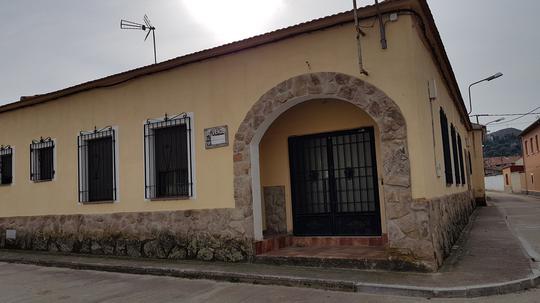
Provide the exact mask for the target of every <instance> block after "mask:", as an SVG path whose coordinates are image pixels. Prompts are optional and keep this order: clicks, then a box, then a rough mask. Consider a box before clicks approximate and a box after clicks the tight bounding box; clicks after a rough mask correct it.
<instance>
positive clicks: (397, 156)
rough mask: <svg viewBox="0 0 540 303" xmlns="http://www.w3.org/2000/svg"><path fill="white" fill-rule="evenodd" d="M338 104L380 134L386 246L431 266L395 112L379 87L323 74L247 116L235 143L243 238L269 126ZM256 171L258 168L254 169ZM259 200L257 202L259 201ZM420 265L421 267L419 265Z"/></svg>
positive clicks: (305, 78) (296, 82)
mask: <svg viewBox="0 0 540 303" xmlns="http://www.w3.org/2000/svg"><path fill="white" fill-rule="evenodd" d="M322 98H325V99H337V100H343V101H347V102H350V103H351V104H353V105H355V106H357V107H358V108H360V109H361V110H363V111H365V112H366V113H367V114H368V115H369V116H371V118H372V119H373V120H374V121H375V122H376V123H377V125H378V128H379V131H380V139H381V154H380V158H379V160H380V161H382V167H383V170H382V177H383V184H382V187H383V193H384V201H380V203H385V208H386V222H387V223H386V224H387V232H388V239H389V246H390V247H391V248H395V249H397V251H398V252H399V253H406V254H409V255H411V256H414V257H416V258H415V259H416V260H418V261H421V260H422V261H428V262H429V263H431V262H432V261H433V258H434V257H433V252H434V249H433V243H432V240H431V235H430V232H429V225H430V224H429V222H428V216H427V215H425V213H424V212H422V213H421V214H420V215H419V214H418V212H415V211H414V207H415V205H414V204H415V203H413V200H412V191H411V174H410V161H409V153H408V147H407V127H406V121H405V118H404V116H403V115H402V113H401V110H400V108H399V106H398V105H397V104H396V103H395V102H394V101H393V100H392V99H390V98H389V97H388V96H387V95H386V94H385V93H384V92H383V91H381V90H380V89H378V88H377V87H375V86H373V85H371V84H369V83H367V82H365V81H363V80H361V79H358V78H356V77H353V76H350V75H346V74H342V73H335V72H321V73H311V74H303V75H299V76H296V77H293V78H290V79H288V80H286V81H283V82H281V83H280V84H278V85H276V86H275V87H273V88H272V89H270V90H269V91H268V92H266V93H265V94H264V95H263V96H262V97H261V98H260V99H259V100H258V101H257V102H256V103H255V104H254V105H253V106H252V108H251V109H250V110H249V112H248V113H247V114H246V116H245V118H244V120H243V121H242V123H241V124H240V126H239V128H238V131H237V132H236V135H235V137H234V147H233V148H234V189H235V191H234V192H235V201H236V207H237V208H239V209H242V210H243V212H244V215H245V224H246V233H247V235H248V236H252V237H254V238H255V239H257V238H258V236H257V232H256V231H254V228H255V225H256V224H257V223H254V220H255V221H256V220H257V218H256V216H254V209H255V211H258V209H257V205H254V202H253V201H254V200H256V199H254V197H255V198H257V195H258V196H260V188H256V187H258V186H260V185H257V183H256V182H254V180H255V181H258V180H259V176H258V174H259V172H258V144H259V142H260V140H261V138H262V135H264V132H265V131H266V129H267V128H268V127H269V126H270V125H271V123H272V122H273V120H275V118H277V116H279V114H281V113H282V112H284V111H285V110H286V109H288V108H290V107H292V106H293V105H295V104H298V103H300V102H304V101H307V100H312V99H322ZM254 166H257V167H254ZM259 200H260V198H259ZM422 263H423V262H422Z"/></svg>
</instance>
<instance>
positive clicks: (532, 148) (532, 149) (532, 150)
mask: <svg viewBox="0 0 540 303" xmlns="http://www.w3.org/2000/svg"><path fill="white" fill-rule="evenodd" d="M530 141H531V154H534V147H533V140H532V137H531V139H530Z"/></svg>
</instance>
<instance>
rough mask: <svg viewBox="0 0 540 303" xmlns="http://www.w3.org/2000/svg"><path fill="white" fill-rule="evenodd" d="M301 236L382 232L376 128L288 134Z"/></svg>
mask: <svg viewBox="0 0 540 303" xmlns="http://www.w3.org/2000/svg"><path fill="white" fill-rule="evenodd" d="M289 161H290V169H291V190H292V204H293V218H294V234H295V235H297V236H328V235H335V236H377V235H380V234H381V216H380V209H379V190H378V182H377V165H376V159H375V139H374V132H373V128H361V129H355V130H349V131H341V132H333V133H324V134H317V135H309V136H302V137H291V138H289Z"/></svg>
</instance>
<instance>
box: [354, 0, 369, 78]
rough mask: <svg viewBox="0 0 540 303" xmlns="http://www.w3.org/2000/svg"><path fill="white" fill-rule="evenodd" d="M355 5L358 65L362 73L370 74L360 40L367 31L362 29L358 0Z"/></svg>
mask: <svg viewBox="0 0 540 303" xmlns="http://www.w3.org/2000/svg"><path fill="white" fill-rule="evenodd" d="M353 6H354V9H353V11H354V27H355V29H356V44H357V46H358V47H357V49H358V67H359V69H360V74H362V75H366V76H369V73H368V72H367V71H366V70H365V69H364V61H363V59H362V42H361V41H360V37H361V36H365V35H366V33H364V32H363V31H362V30H361V29H360V22H359V21H358V6H357V5H356V0H353Z"/></svg>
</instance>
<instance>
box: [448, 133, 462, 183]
mask: <svg viewBox="0 0 540 303" xmlns="http://www.w3.org/2000/svg"><path fill="white" fill-rule="evenodd" d="M450 137H451V139H452V157H453V159H454V173H455V175H456V184H461V176H460V174H459V172H460V170H459V158H458V157H459V155H458V154H459V152H458V143H457V134H456V128H455V127H454V124H450Z"/></svg>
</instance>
